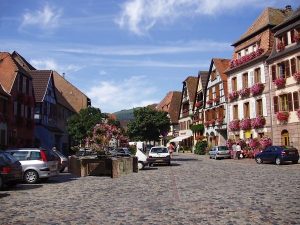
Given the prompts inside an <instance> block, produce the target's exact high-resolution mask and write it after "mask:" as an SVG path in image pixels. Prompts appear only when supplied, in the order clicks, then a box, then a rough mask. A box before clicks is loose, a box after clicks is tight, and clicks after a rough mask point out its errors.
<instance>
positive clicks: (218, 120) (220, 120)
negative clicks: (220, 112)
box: [216, 118, 224, 125]
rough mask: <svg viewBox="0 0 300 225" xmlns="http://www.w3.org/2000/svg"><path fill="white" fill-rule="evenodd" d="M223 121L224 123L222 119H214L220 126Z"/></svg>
mask: <svg viewBox="0 0 300 225" xmlns="http://www.w3.org/2000/svg"><path fill="white" fill-rule="evenodd" d="M223 121H224V118H218V119H216V124H218V125H222V124H223Z"/></svg>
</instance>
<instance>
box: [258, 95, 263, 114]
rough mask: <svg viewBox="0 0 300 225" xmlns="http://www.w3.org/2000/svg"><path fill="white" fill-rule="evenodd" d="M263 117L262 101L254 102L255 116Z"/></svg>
mask: <svg viewBox="0 0 300 225" xmlns="http://www.w3.org/2000/svg"><path fill="white" fill-rule="evenodd" d="M262 115H263V104H262V99H257V100H256V116H262Z"/></svg>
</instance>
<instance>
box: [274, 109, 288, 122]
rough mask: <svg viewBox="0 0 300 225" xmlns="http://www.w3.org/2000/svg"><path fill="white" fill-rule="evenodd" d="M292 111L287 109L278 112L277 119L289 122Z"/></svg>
mask: <svg viewBox="0 0 300 225" xmlns="http://www.w3.org/2000/svg"><path fill="white" fill-rule="evenodd" d="M289 116H290V113H289V112H286V111H281V112H278V113H277V114H276V118H277V120H279V121H280V122H287V121H288V120H289Z"/></svg>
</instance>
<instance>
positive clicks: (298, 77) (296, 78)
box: [293, 72, 300, 83]
mask: <svg viewBox="0 0 300 225" xmlns="http://www.w3.org/2000/svg"><path fill="white" fill-rule="evenodd" d="M293 77H294V79H295V80H296V81H297V82H298V83H300V72H297V73H294V74H293Z"/></svg>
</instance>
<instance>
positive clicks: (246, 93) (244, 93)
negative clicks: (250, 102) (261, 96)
mask: <svg viewBox="0 0 300 225" xmlns="http://www.w3.org/2000/svg"><path fill="white" fill-rule="evenodd" d="M239 95H240V96H241V97H242V98H245V97H249V95H250V88H243V89H241V90H239Z"/></svg>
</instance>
